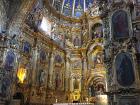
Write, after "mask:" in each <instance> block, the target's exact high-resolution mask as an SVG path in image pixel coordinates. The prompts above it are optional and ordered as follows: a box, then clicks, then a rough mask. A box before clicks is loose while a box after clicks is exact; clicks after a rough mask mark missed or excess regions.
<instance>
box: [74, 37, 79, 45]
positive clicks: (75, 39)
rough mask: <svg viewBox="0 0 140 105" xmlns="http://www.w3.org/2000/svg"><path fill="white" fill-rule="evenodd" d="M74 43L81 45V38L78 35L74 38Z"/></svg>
mask: <svg viewBox="0 0 140 105" xmlns="http://www.w3.org/2000/svg"><path fill="white" fill-rule="evenodd" d="M73 44H74V46H80V39H79V37H78V36H76V37H75V38H74V40H73Z"/></svg>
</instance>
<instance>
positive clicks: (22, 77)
mask: <svg viewBox="0 0 140 105" xmlns="http://www.w3.org/2000/svg"><path fill="white" fill-rule="evenodd" d="M26 71H27V70H26V69H25V68H23V67H21V68H19V70H18V72H17V77H18V80H19V83H22V84H23V82H24V80H25V78H26Z"/></svg>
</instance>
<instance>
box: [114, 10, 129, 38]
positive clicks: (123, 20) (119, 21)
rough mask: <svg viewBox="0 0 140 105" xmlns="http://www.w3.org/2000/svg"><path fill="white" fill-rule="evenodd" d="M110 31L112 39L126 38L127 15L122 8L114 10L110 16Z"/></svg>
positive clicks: (127, 33)
mask: <svg viewBox="0 0 140 105" xmlns="http://www.w3.org/2000/svg"><path fill="white" fill-rule="evenodd" d="M112 31H113V36H114V39H120V38H128V37H129V25H128V15H127V13H126V12H125V11H123V10H118V11H116V12H115V13H114V14H113V16H112Z"/></svg>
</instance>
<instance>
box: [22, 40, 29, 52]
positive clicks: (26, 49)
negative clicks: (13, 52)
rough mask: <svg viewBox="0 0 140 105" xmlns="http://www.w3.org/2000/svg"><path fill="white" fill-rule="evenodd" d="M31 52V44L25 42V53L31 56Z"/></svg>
mask: <svg viewBox="0 0 140 105" xmlns="http://www.w3.org/2000/svg"><path fill="white" fill-rule="evenodd" d="M30 50H31V45H30V43H28V42H24V45H23V52H24V53H26V54H29V53H30Z"/></svg>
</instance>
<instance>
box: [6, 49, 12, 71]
mask: <svg viewBox="0 0 140 105" xmlns="http://www.w3.org/2000/svg"><path fill="white" fill-rule="evenodd" d="M14 62H15V54H14V53H13V52H12V51H9V52H7V56H6V59H5V64H4V69H5V70H7V71H10V70H12V69H13V68H14Z"/></svg>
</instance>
